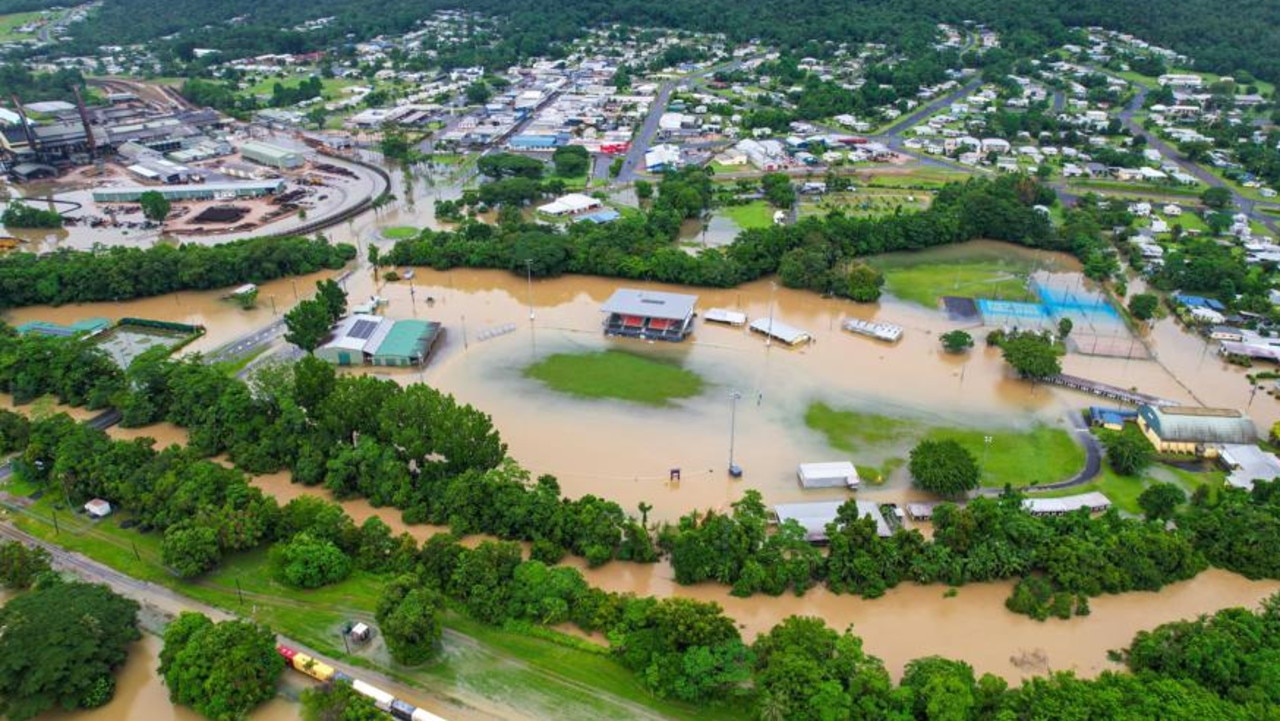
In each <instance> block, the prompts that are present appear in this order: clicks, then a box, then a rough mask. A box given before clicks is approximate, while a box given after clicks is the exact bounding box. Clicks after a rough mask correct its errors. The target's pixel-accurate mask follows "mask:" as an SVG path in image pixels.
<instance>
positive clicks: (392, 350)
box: [371, 320, 440, 358]
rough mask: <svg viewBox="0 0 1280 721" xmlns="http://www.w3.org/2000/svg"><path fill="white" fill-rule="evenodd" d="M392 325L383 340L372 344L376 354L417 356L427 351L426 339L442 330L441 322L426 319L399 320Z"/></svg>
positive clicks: (403, 356) (401, 356) (402, 356)
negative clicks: (374, 344)
mask: <svg viewBox="0 0 1280 721" xmlns="http://www.w3.org/2000/svg"><path fill="white" fill-rule="evenodd" d="M390 326H391V327H390V328H389V329H388V330H387V334H386V337H384V338H383V339H382V342H381V343H380V344H378V345H376V346H371V348H372V349H373V350H372V353H373V354H374V355H375V356H397V357H400V358H417V357H418V355H419V354H420V353H424V352H425V350H424V349H425V344H426V341H428V340H430V339H431V337H432V336H434V335H435V334H436V333H438V332H439V331H440V324H439V323H432V322H430V321H425V320H398V321H396V322H395V323H393V324H390Z"/></svg>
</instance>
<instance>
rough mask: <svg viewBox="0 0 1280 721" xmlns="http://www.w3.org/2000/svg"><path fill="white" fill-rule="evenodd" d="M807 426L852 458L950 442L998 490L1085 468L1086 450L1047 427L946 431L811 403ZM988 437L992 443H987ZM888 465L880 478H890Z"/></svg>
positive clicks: (1066, 475) (1060, 477) (1062, 477)
mask: <svg viewBox="0 0 1280 721" xmlns="http://www.w3.org/2000/svg"><path fill="white" fill-rule="evenodd" d="M804 422H805V425H806V426H808V427H809V428H812V429H813V430H815V431H818V432H819V433H821V434H823V436H825V437H826V440H827V445H829V446H831V447H832V448H835V449H837V450H841V451H845V452H846V453H849V454H851V455H854V456H855V457H856V456H860V455H882V454H883V453H884V452H885V451H886V449H888V450H892V451H898V452H901V453H906V452H909V451H910V449H911V448H912V447H914V446H915V444H917V443H919V442H920V441H922V440H926V439H927V440H954V441H956V442H957V443H959V444H960V445H961V446H963V447H964V448H965V449H966V450H968V451H969V452H970V453H972V454H973V456H974V458H976V459H977V460H978V464H979V466H980V467H981V468H982V484H983V485H984V486H991V487H996V488H1002V487H1004V486H1005V485H1010V486H1018V487H1021V486H1031V485H1036V484H1041V483H1053V482H1055V481H1061V480H1065V479H1067V478H1069V477H1071V476H1072V475H1074V474H1075V473H1076V472H1078V471H1079V470H1080V469H1081V468H1083V467H1084V461H1085V454H1084V449H1083V448H1082V447H1080V446H1079V445H1078V444H1077V443H1076V442H1075V441H1074V440H1073V439H1072V438H1071V434H1070V433H1068V432H1067V431H1065V430H1063V429H1061V428H1054V427H1051V426H1046V425H1035V426H1031V427H1030V428H1028V429H1026V430H1010V429H982V428H950V427H945V426H933V425H930V424H928V423H925V422H920V421H913V420H906V419H902V418H893V417H889V416H881V415H876V414H871V413H861V412H859V411H852V410H841V409H837V408H832V407H830V406H828V405H826V404H825V403H821V402H815V403H812V404H810V405H809V407H808V409H806V411H805V417H804ZM986 438H991V443H990V444H987V443H986V440H985V439H986ZM895 468H896V465H892V464H886V468H884V469H881V471H880V475H882V476H887V475H888V474H889V473H892V472H893V470H894V469H895Z"/></svg>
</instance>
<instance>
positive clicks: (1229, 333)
mask: <svg viewBox="0 0 1280 721" xmlns="http://www.w3.org/2000/svg"><path fill="white" fill-rule="evenodd" d="M1209 337H1210V338H1212V339H1213V340H1229V341H1235V342H1237V343H1239V342H1241V341H1243V340H1244V331H1242V330H1240V329H1239V328H1233V327H1231V326H1229V325H1215V326H1214V327H1212V328H1210V329H1209Z"/></svg>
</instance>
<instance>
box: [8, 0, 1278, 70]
mask: <svg viewBox="0 0 1280 721" xmlns="http://www.w3.org/2000/svg"><path fill="white" fill-rule="evenodd" d="M4 1H5V0H0V2H4ZM8 1H9V2H13V1H14V0H8ZM445 8H459V9H466V10H473V11H478V12H483V13H488V14H493V15H497V16H503V17H508V18H511V19H512V22H510V23H509V24H508V28H507V31H506V34H505V35H506V37H507V38H508V39H509V40H510V42H509V43H508V44H507V46H506V47H505V50H506V51H507V52H509V53H510V55H511V56H522V55H528V54H538V53H543V52H545V51H546V50H547V49H548V48H549V47H550V46H551V45H552V44H553V43H554V42H555V41H557V40H562V39H565V38H567V37H570V36H572V35H573V34H575V33H576V32H578V31H579V29H580V28H582V27H585V26H591V25H599V24H602V23H608V22H625V23H632V24H639V25H649V26H667V27H678V28H688V29H696V30H710V31H720V32H725V33H728V34H729V35H730V36H732V37H734V38H735V39H740V40H741V39H747V38H762V39H765V40H768V41H772V42H777V43H780V44H783V45H787V46H790V47H794V48H797V49H799V48H806V46H807V49H808V50H811V51H812V50H814V49H817V50H819V51H820V49H821V43H823V42H824V41H836V42H844V41H853V42H857V41H881V42H888V43H893V44H897V45H907V46H910V45H913V44H918V43H924V42H928V41H929V40H930V39H931V37H932V35H933V32H934V28H933V26H934V24H935V23H936V22H939V21H944V22H952V23H955V22H960V21H964V20H974V21H978V22H984V23H987V24H989V25H991V26H992V27H995V28H996V29H999V30H1001V31H1003V32H1005V33H1006V34H1008V36H1009V40H1010V41H1011V42H1012V43H1013V44H1014V45H1015V47H1017V48H1020V49H1026V50H1034V49H1035V48H1036V47H1037V46H1038V45H1041V44H1046V43H1056V42H1062V41H1063V40H1065V39H1066V36H1067V32H1066V28H1067V27H1071V26H1088V25H1101V26H1103V27H1107V28H1110V29H1116V30H1121V31H1126V32H1131V33H1133V34H1135V35H1137V36H1138V37H1141V38H1143V39H1146V40H1149V41H1152V42H1155V43H1158V44H1161V45H1166V46H1171V47H1173V48H1174V49H1176V50H1178V51H1180V52H1183V53H1185V54H1187V55H1190V56H1192V57H1194V58H1195V59H1196V61H1197V67H1198V69H1204V70H1210V71H1216V72H1222V73H1233V72H1236V71H1238V70H1248V71H1249V72H1251V73H1253V74H1254V75H1257V76H1259V77H1262V78H1265V79H1270V80H1280V3H1277V2H1275V0H1237V2H1233V3H1230V4H1224V3H1221V2H1217V1H1216V0H1162V1H1161V2H1159V3H1158V4H1153V3H1152V2H1151V0H797V1H794V2H778V1H777V0H700V1H699V2H689V3H671V2H656V1H654V0H574V1H573V2H564V1H563V0H465V2H464V1H463V0H381V1H380V2H378V3H377V4H376V6H375V7H371V6H370V5H369V3H368V2H366V1H365V0H270V1H268V2H263V1H262V0H217V1H216V2H209V0H106V2H105V4H104V5H103V7H102V10H101V11H100V12H99V13H98V14H97V16H96V17H95V18H94V19H93V20H91V21H90V22H87V23H83V24H79V25H77V26H75V33H76V35H77V37H78V38H79V40H80V42H81V43H83V44H92V45H97V44H102V43H128V42H141V41H154V40H155V39H156V38H158V37H163V36H167V35H169V34H171V33H176V32H178V31H183V30H186V31H191V32H189V33H187V34H185V35H184V37H183V38H181V39H180V40H179V41H178V42H177V44H176V49H177V50H178V51H179V53H180V54H182V52H183V51H184V50H185V51H187V52H189V50H190V48H191V47H214V48H221V49H223V50H225V51H227V52H228V53H232V54H242V53H254V52H270V51H297V50H303V49H312V48H316V47H324V46H325V45H328V44H332V43H334V42H336V41H340V40H342V39H343V38H345V37H347V34H348V33H352V34H354V37H356V38H358V39H364V38H367V37H370V36H372V35H375V34H378V33H380V32H387V33H395V32H402V31H405V30H407V29H409V28H411V27H412V26H413V24H414V22H415V21H416V20H417V19H419V18H423V17H426V16H428V15H430V14H431V13H432V12H434V11H435V10H438V9H445ZM327 16H335V17H336V18H337V20H336V21H335V22H334V23H332V24H331V25H330V26H328V27H326V28H323V29H320V30H315V31H311V32H307V33H296V32H281V28H286V27H289V26H292V25H294V24H297V23H299V22H301V21H303V20H307V19H312V18H319V17H327ZM503 59H505V58H503Z"/></svg>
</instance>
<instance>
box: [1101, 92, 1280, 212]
mask: <svg viewBox="0 0 1280 721" xmlns="http://www.w3.org/2000/svg"><path fill="white" fill-rule="evenodd" d="M1146 99H1147V88H1146V87H1145V86H1142V85H1139V86H1138V92H1137V94H1136V95H1134V97H1133V99H1132V100H1130V101H1129V104H1128V105H1126V106H1125V107H1124V109H1123V110H1121V111H1120V115H1119V118H1120V122H1121V123H1123V124H1124V126H1125V127H1126V128H1128V129H1129V130H1130V132H1132V133H1133V134H1134V136H1138V135H1141V136H1143V137H1145V138H1146V139H1147V147H1149V148H1152V149H1155V150H1159V151H1160V154H1161V155H1163V156H1164V157H1166V158H1168V159H1170V160H1172V161H1173V162H1174V163H1176V164H1177V165H1178V167H1180V168H1182V170H1183V171H1184V172H1186V173H1188V174H1190V175H1192V176H1195V177H1196V178H1198V179H1199V180H1200V181H1201V182H1203V183H1205V184H1207V185H1209V186H1211V187H1215V188H1226V189H1227V190H1229V191H1231V199H1232V202H1234V203H1235V205H1236V207H1237V208H1239V209H1240V212H1242V213H1244V214H1245V215H1247V216H1248V217H1249V218H1251V219H1253V220H1256V221H1258V222H1260V223H1262V224H1263V225H1264V226H1266V228H1267V229H1268V230H1270V231H1271V232H1273V233H1274V232H1277V230H1278V228H1277V225H1276V219H1275V218H1274V217H1272V216H1270V215H1267V214H1266V213H1263V212H1261V211H1260V210H1259V205H1260V204H1259V203H1257V202H1256V201H1254V200H1252V199H1250V198H1246V197H1244V196H1243V195H1241V194H1240V193H1239V192H1238V191H1237V190H1236V189H1235V188H1234V187H1232V186H1231V185H1230V184H1229V183H1226V182H1224V181H1223V180H1222V179H1221V178H1219V177H1218V176H1216V175H1214V174H1213V173H1210V172H1209V171H1208V170H1206V169H1205V168H1202V167H1201V166H1200V165H1199V164H1197V163H1193V162H1191V161H1190V160H1188V159H1187V157H1186V156H1185V155H1183V154H1182V153H1181V152H1180V151H1179V150H1178V149H1177V148H1175V147H1173V146H1172V145H1170V144H1169V143H1167V142H1165V141H1164V139H1162V138H1161V137H1160V136H1158V135H1156V134H1155V133H1148V132H1147V131H1146V130H1145V129H1144V128H1143V127H1142V126H1141V125H1139V124H1138V123H1137V122H1136V121H1135V120H1134V114H1135V113H1137V112H1138V111H1139V110H1141V109H1142V106H1143V104H1144V103H1145V102H1146ZM1265 205H1267V206H1271V207H1275V206H1274V205H1273V204H1270V203H1267V204H1265Z"/></svg>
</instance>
